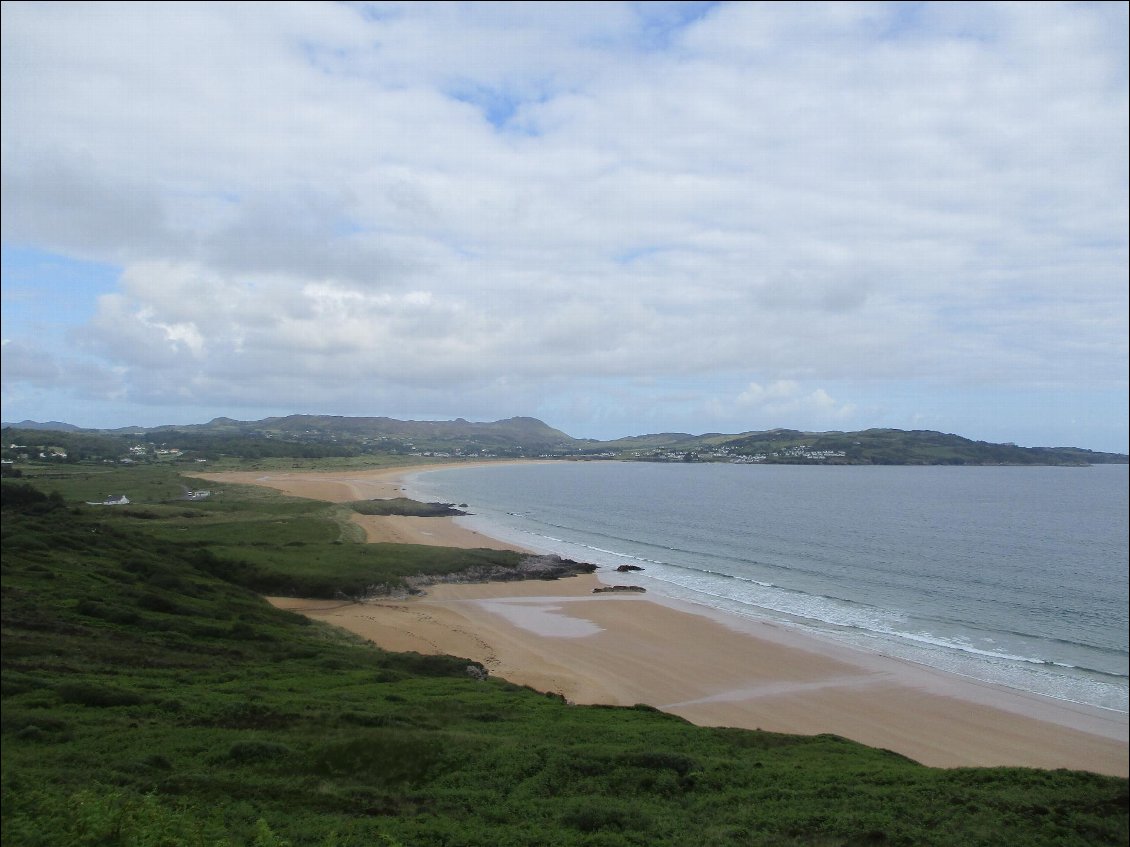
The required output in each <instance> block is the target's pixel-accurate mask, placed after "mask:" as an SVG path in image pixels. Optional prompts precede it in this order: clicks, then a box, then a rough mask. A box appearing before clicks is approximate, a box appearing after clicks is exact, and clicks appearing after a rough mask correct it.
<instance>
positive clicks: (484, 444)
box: [3, 415, 1128, 465]
mask: <svg viewBox="0 0 1130 847" xmlns="http://www.w3.org/2000/svg"><path fill="white" fill-rule="evenodd" d="M3 426H4V429H5V432H6V433H8V434H7V435H5V442H4V445H3V446H4V448H5V451H6V452H5V458H12V457H11V456H9V455H8V454H9V453H10V452H12V451H11V450H10V449H9V445H11V444H13V443H19V444H26V443H32V444H38V443H39V441H37V440H36V439H35V437H34V436H33V434H34V433H45V432H48V431H51V432H53V433H55V434H54V435H53V437H52V438H51V443H52V445H53V446H56V447H61V448H66V452H67V455H68V456H69V457H70V458H71V460H72V461H75V460H82V459H90V458H95V457H103V458H106V457H111V458H112V457H113V456H114V454H115V452H118V453H121V452H122V451H124V450H126V449H129V450H131V454H132V456H133V458H134V459H137V458H138V457H139V456H144V454H145V452H146V450H148V451H149V452H150V453H152V454H156V453H157V452H158V448H162V449H163V450H164V451H165V452H163V453H162V455H168V452H167V449H166V448H168V449H171V448H175V449H176V451H177V452H178V454H183V455H184V456H185V457H186V458H192V457H216V456H230V457H236V458H245V459H261V458H270V457H296V458H308V459H317V458H326V457H350V456H358V455H365V454H380V453H393V454H401V455H404V454H408V455H433V456H434V455H441V456H442V455H451V456H500V457H521V456H527V457H528V456H556V457H570V458H589V459H599V458H612V459H624V460H634V461H658V462H675V461H679V462H742V463H747V464H825V465H827V464H831V465H1088V464H1125V463H1127V461H1128V457H1127V456H1126V455H1125V454H1121V453H1101V452H1096V451H1092V450H1084V449H1080V448H1076V447H1018V446H1016V445H1015V444H994V443H990V442H986V441H973V440H971V439H968V438H963V437H962V436H960V435H953V434H949V433H942V432H934V431H932V430H911V431H907V430H900V429H867V430H862V431H858V432H800V431H798V430H791V429H772V430H765V431H760V432H744V433H739V434H729V435H728V434H725V433H706V434H704V435H692V434H690V433H682V432H667V433H654V434H650V435H637V436H631V437H628V438H621V439H616V440H613V441H597V440H594V439H577V438H573V437H572V436H570V435H568V434H566V433H564V432H562V431H561V430H559V429H554V428H553V427H551V426H549V425H548V424H546V423H544V422H543V421H540V420H538V419H536V418H530V417H516V418H506V419H504V420H498V421H489V422H472V421H468V420H464V419H463V418H457V419H455V420H452V421H402V420H397V419H395V418H387V417H343V416H339V415H287V416H285V417H273V418H264V419H263V420H258V421H238V420H234V419H232V418H215V419H213V420H211V421H209V422H208V423H203V424H190V425H186V426H173V425H169V426H158V427H150V428H144V427H126V428H122V429H116V430H92V429H81V428H79V427H76V426H74V425H72V424H66V423H59V422H56V421H52V422H47V423H39V422H35V421H23V422H21V423H19V424H4V425H3ZM19 433H27V435H19ZM40 440H42V436H40ZM139 442H140V445H139ZM127 444H128V446H127ZM145 445H148V447H146V450H142V451H140V452H139V450H138V447H139V446H142V447H144V446H145ZM76 457H77V458H76Z"/></svg>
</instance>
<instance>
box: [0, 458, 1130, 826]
mask: <svg viewBox="0 0 1130 847" xmlns="http://www.w3.org/2000/svg"><path fill="white" fill-rule="evenodd" d="M149 473H150V475H149V476H148V477H146V478H145V479H144V480H142V478H141V477H138V479H139V481H144V483H145V484H144V486H142V485H139V486H138V487H137V488H136V489H131V490H135V491H142V490H145V491H148V492H150V493H151V494H152V495H153V496H152V499H151V500H150V501H148V502H147V501H146V500H145V497H143V496H141V495H139V496H137V497H136V498H134V497H133V495H131V499H134V504H133V505H132V506H131V507H129V508H127V509H123V508H121V507H113V508H97V507H85V506H79V505H76V504H77V503H79V502H81V501H82V500H83V499H86V494H85V493H82V494H81V495H80V496H75V495H76V494H77V493H78V492H80V491H81V492H85V491H87V490H89V488H87V486H91V485H94V484H96V483H94V482H93V481H92V480H90V479H85V478H83V477H82V476H81V475H77V476H74V477H72V478H64V477H59V478H56V479H51V480H37V479H34V480H31V482H32V484H33V486H34V487H31V486H27V485H26V484H25V481H16V482H11V481H5V483H4V497H3V524H2V529H3V535H2V546H3V568H2V570H3V594H2V597H3V665H2V696H3V721H2V730H3V747H2V751H3V772H2V787H3V823H2V837H3V842H4V844H5V845H17V847H18V845H256V847H267V845H276V847H277V845H284V844H289V845H337V847H349V846H350V845H358V846H359V845H366V847H367V846H368V845H374V844H377V845H380V844H387V845H441V844H442V845H482V847H488V845H489V847H497V845H607V846H608V847H612V846H613V845H641V846H642V845H648V847H651V845H687V847H690V845H696V847H697V845H755V844H756V845H810V846H814V845H821V847H823V846H824V845H829V846H830V845H865V844H866V845H883V844H889V845H896V844H897V845H966V844H968V845H974V844H978V845H981V844H983V845H999V844H1008V845H1102V844H1111V845H1114V844H1125V843H1126V840H1127V835H1128V831H1127V782H1126V780H1123V779H1115V778H1110V777H1102V776H1097V775H1094V774H1088V773H1082V772H1068V771H1054V772H1051V771H1039V770H1029V769H1015V768H996V769H958V770H937V769H931V768H926V767H922V766H920V765H917V764H915V763H913V762H910V761H908V760H906V759H904V758H902V757H900V756H897V755H895V754H892V753H889V752H885V751H881V750H875V749H871V748H867V747H863V746H861V745H858V744H855V743H852V742H848V741H846V740H843V739H840V738H836V737H833V736H817V737H812V738H805V737H795V736H784V735H777V734H771V733H763V732H748V731H741V730H724V729H706V728H699V727H694V726H691V725H689V724H687V723H685V722H684V721H682V720H681V719H679V718H675V717H672V716H668V715H663V714H660V713H657V712H655V711H654V710H652V709H649V708H643V707H637V708H634V709H625V708H605V707H576V706H570V705H567V704H565V703H563V702H561V701H560V700H559V699H556V698H553V697H549V696H545V695H542V694H539V693H537V692H534V691H531V690H529V689H525V688H519V687H516V686H513V685H510V684H508V683H506V682H505V681H503V680H497V679H491V678H487V679H482V678H481V677H482V676H483V674H482V669H481V667H479V666H476V665H474V664H473V663H470V662H468V661H467V660H462V659H455V658H444V657H425V656H419V655H416V654H403V655H398V654H389V653H386V652H384V651H381V650H378V649H376V648H375V647H373V646H372V645H371V644H365V643H360V642H358V641H356V640H353V639H350V638H348V637H346V636H344V635H342V634H340V633H339V632H337V631H335V630H331V629H329V628H326V627H323V626H321V625H317V624H312V623H310V622H309V621H307V620H306V619H304V618H302V617H299V616H297V615H293V614H290V613H286V612H282V611H279V610H276V609H273V608H271V607H270V606H268V605H267V604H266V603H265V602H264V601H262V600H261V599H260V597H259V596H258V595H257V594H256V593H255V592H253V591H252V590H250V589H249V588H247V587H245V585H246V584H247V583H248V581H249V574H251V575H254V576H255V578H264V579H280V580H286V579H294V578H296V575H297V574H305V575H307V576H311V575H313V576H316V578H317V579H319V580H322V581H324V583H325V584H326V585H327V586H329V587H330V588H331V589H332V590H347V589H349V587H350V586H351V585H352V584H353V581H354V580H355V579H357V578H358V576H360V578H361V580H362V582H366V583H376V582H387V581H390V580H395V579H396V578H397V576H398V574H399V573H403V572H405V571H411V570H414V569H416V568H420V567H423V568H429V567H433V566H434V567H436V568H439V569H446V568H453V567H456V566H457V565H458V564H459V561H458V559H459V556H462V555H467V554H464V553H460V552H459V551H439V550H435V549H434V548H415V547H411V548H400V549H397V548H396V547H395V546H394V545H386V546H385V549H384V550H382V551H381V552H380V553H379V554H374V555H372V556H371V557H370V554H368V553H366V552H364V551H365V550H367V549H368V547H366V546H365V545H362V544H360V543H357V542H356V541H354V540H352V538H351V537H350V536H349V535H348V533H343V531H342V526H343V524H342V523H341V522H340V521H339V519H338V516H337V515H336V513H335V512H334V511H333V508H334V507H330V506H326V505H325V504H320V503H315V502H313V501H304V500H297V499H294V498H286V497H282V496H280V495H276V494H272V493H271V492H264V491H259V490H247V491H244V490H241V489H237V488H229V489H228V490H227V491H226V492H225V494H224V495H223V497H220V498H218V499H216V500H212V501H204V502H203V503H191V504H189V503H185V504H180V503H168V502H160V501H161V500H162V499H163V497H162V494H163V493H165V492H168V491H173V492H175V491H176V490H177V489H178V487H179V482H178V481H177V480H176V478H175V477H173V476H172V475H171V472H170V474H169V476H168V477H167V478H166V479H165V480H162V479H160V478H158V476H157V475H156V474H155V472H153V471H150V472H149ZM101 482H106V479H105V478H102V479H101ZM110 482H111V483H112V484H113V486H114V488H115V489H121V490H125V489H130V488H131V486H130V483H131V480H129V479H123V478H121V477H119V478H116V479H113V480H110ZM98 484H100V483H98ZM53 486H57V487H58V488H59V489H60V490H61V491H62V492H63V493H62V495H55V496H48V495H47V494H45V493H44V492H45V491H49V490H50V489H51V488H52V487H53ZM131 512H132V514H131ZM326 551H334V552H335V553H336V554H339V555H323V554H324V553H325V552H326ZM307 554H316V555H307ZM304 561H306V562H307V563H306V564H304ZM315 561H316V562H317V564H310V562H315ZM469 668H470V669H471V670H470V672H469V670H468V669H469Z"/></svg>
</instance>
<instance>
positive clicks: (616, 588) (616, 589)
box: [592, 585, 647, 594]
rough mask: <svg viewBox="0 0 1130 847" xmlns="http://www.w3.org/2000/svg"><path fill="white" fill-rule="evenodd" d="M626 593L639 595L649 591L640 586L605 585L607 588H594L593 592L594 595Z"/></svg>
mask: <svg viewBox="0 0 1130 847" xmlns="http://www.w3.org/2000/svg"><path fill="white" fill-rule="evenodd" d="M624 591H634V592H635V593H637V594H643V593H644V592H645V591H647V589H646V588H643V587H642V586H639V585H605V586H602V587H601V588H594V589H593V590H592V593H593V594H615V593H620V592H624Z"/></svg>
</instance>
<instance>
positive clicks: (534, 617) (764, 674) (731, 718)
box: [202, 462, 1128, 777]
mask: <svg viewBox="0 0 1130 847" xmlns="http://www.w3.org/2000/svg"><path fill="white" fill-rule="evenodd" d="M481 464H485V463H481V462H480V463H471V462H468V463H450V464H442V465H440V464H436V465H423V466H419V465H417V466H404V467H399V468H391V469H381V470H376V471H353V472H350V471H342V472H330V473H318V472H303V473H286V474H279V473H275V474H271V473H262V472H232V473H227V474H209V475H207V477H206V478H208V479H212V480H215V481H229V482H241V483H250V484H258V485H266V486H268V487H272V488H276V489H277V490H280V491H284V492H285V493H288V494H294V495H295V496H305V497H310V498H312V499H321V500H329V501H332V502H345V501H348V500H355V499H369V498H373V497H394V496H401V495H402V494H403V488H404V484H405V483H404V478H405V477H407V476H409V475H412V474H416V473H420V472H422V471H427V470H441V469H446V468H451V467H471V466H474V465H481ZM202 476H203V475H202ZM402 520H403V521H411V522H415V524H409V525H407V526H401V525H400V524H399V523H398V522H397V521H396V520H395V519H391V518H381V517H372V516H366V522H365V523H364V524H363V526H364V527H365V530H366V535H367V537H368V539H369V540H370V541H389V540H399V539H400V538H403V537H408V538H412V539H413V540H411V541H408V542H402V543H424V544H439V545H443V546H463V547H486V546H493V547H510V548H514V546H515V545H512V544H506V543H504V542H499V541H496V540H494V539H489V538H487V537H486V536H485V535H482V534H481V533H478V532H476V531H474V530H471V529H467V528H465V527H461V526H458V525H457V524H456V523H455V519H454V518H409V519H402ZM420 522H425V525H424V526H419V525H418V524H419V523H420ZM440 524H443V525H445V526H441V525H440ZM603 583H604V581H603V580H601V578H600V576H598V575H596V574H594V575H592V576H579V577H570V578H567V579H563V580H558V581H555V582H541V581H528V582H517V583H477V584H440V585H434V586H431V587H429V589H428V593H427V594H426V595H425V596H423V597H418V598H410V599H406V600H385V599H382V600H378V601H369V602H365V603H346V604H343V603H341V602H334V601H324V600H323V601H314V600H301V599H294V598H268V599H269V600H270V601H271V602H272V603H273V604H275V605H276V606H279V607H280V608H287V609H290V610H293V611H298V612H301V613H302V614H305V615H307V616H308V617H311V618H314V619H316V620H321V621H325V622H328V623H331V624H334V625H336V626H339V627H342V628H344V629H347V630H349V631H351V632H353V633H355V634H357V635H360V636H362V637H364V638H367V639H369V640H371V641H373V642H374V643H375V644H377V645H378V646H379V647H382V648H384V649H388V650H393V651H416V652H421V653H447V654H451V655H456V656H462V657H465V658H468V659H471V660H474V661H478V662H481V663H482V664H483V665H484V666H485V667H486V668H487V669H488V670H489V671H490V672H491V673H492V674H494V675H497V676H501V677H503V678H505V679H507V680H509V681H511V682H514V683H517V684H522V685H529V686H531V687H533V688H535V689H538V690H543V691H550V692H556V693H560V694H562V695H563V696H564V697H565V698H566V699H567V700H569V701H571V702H574V703H578V704H594V703H601V704H610V705H626V706H630V705H634V704H637V703H646V704H648V705H652V706H655V707H656V708H659V709H661V710H663V711H666V712H670V713H673V714H676V715H680V716H682V717H684V718H686V719H688V720H690V721H691V722H693V723H696V724H700V725H704V726H736V727H744V728H747V729H763V730H768V731H773V732H785V733H795V734H801V735H813V734H821V733H832V734H835V735H841V736H844V737H846V738H850V739H852V740H855V741H859V742H861V743H864V744H867V745H869V746H872V747H878V748H884V749H889V750H893V751H894V752H896V753H900V754H902V755H905V756H908V757H909V758H911V759H914V760H916V761H919V762H921V763H923V764H926V765H931V766H937V767H963V766H997V765H1009V766H1023V767H1037V768H1047V769H1054V768H1069V769H1077V770H1089V771H1094V772H1097V773H1103V774H1110V775H1115V776H1122V777H1126V776H1127V775H1128V765H1127V718H1126V715H1124V714H1122V713H1120V712H1114V711H1108V710H1103V709H1099V708H1096V707H1091V706H1086V705H1082V704H1077V703H1072V702H1069V701H1061V700H1055V699H1053V698H1049V697H1043V696H1040V695H1034V694H1027V693H1026V692H1022V691H1018V690H1015V689H1010V688H1006V687H1003V686H997V685H992V684H989V683H983V682H979V681H976V680H972V679H969V678H966V677H961V676H957V675H954V674H948V673H945V672H943V671H937V670H934V669H931V668H927V667H925V666H921V665H916V664H913V663H911V662H908V661H903V660H900V659H894V658H889V657H886V656H881V655H879V654H873V653H868V652H865V651H862V650H855V649H852V648H849V647H846V646H841V645H837V644H833V643H830V642H827V641H823V640H821V639H819V638H816V637H814V636H809V635H805V634H803V633H796V632H792V631H790V630H788V629H787V628H784V627H779V626H775V625H773V624H772V623H769V622H758V621H751V620H748V619H744V618H740V617H738V616H728V615H725V614H724V613H722V612H716V611H713V610H708V609H706V608H701V607H696V606H693V605H692V604H688V603H682V602H679V601H674V600H671V599H669V598H658V599H657V598H655V597H653V596H651V595H646V594H644V595H640V594H631V595H629V594H602V595H593V594H592V588H593V587H595V586H598V585H601V584H603Z"/></svg>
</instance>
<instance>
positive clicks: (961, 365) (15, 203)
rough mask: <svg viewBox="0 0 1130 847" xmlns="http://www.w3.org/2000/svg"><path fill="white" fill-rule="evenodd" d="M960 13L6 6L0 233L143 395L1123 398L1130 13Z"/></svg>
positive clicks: (896, 7) (541, 399)
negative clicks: (781, 393)
mask: <svg viewBox="0 0 1130 847" xmlns="http://www.w3.org/2000/svg"><path fill="white" fill-rule="evenodd" d="M953 5H955V4H945V3H941V4H927V5H925V6H921V5H918V4H909V5H904V4H893V5H892V4H870V3H859V4H843V3H831V4H749V3H736V4H720V5H717V6H714V7H709V8H706V7H704V8H703V9H694V8H691V7H683V6H676V5H662V4H661V5H659V6H657V7H652V6H648V5H646V4H645V5H642V6H636V5H633V4H612V3H599V4H532V5H525V4H505V5H495V4H395V3H394V4H379V5H344V4H320V3H313V4H304V3H298V4H283V5H277V4H276V5H268V6H263V5H262V4H254V5H252V4H186V5H179V4H156V5H150V6H146V7H144V8H141V9H139V8H137V7H136V4H120V5H119V4H80V5H77V6H71V5H68V6H65V7H62V6H58V5H55V4H34V3H5V4H4V7H3V16H4V20H3V38H4V43H3V62H4V69H3V103H2V108H3V122H2V133H3V179H4V186H3V191H4V197H3V203H4V214H3V226H4V238H5V240H6V241H7V242H8V243H15V244H32V245H38V246H40V247H42V248H43V249H47V250H53V251H57V252H62V253H67V254H69V255H73V256H78V257H85V258H89V259H94V260H100V261H110V262H114V263H116V264H118V265H119V266H120V267H122V268H123V273H122V277H121V282H120V287H119V289H118V290H116V291H113V292H107V294H106V296H105V297H104V298H103V300H102V301H101V304H100V306H99V308H98V312H97V314H96V316H95V317H94V318H93V320H92V321H91V322H90V324H89V325H88V326H85V327H83V328H81V329H80V330H79V331H78V332H77V336H78V337H79V338H81V339H82V341H83V344H84V345H85V346H84V347H83V349H84V350H85V351H86V352H87V353H89V354H91V355H98V356H100V357H102V359H103V362H104V364H105V366H107V367H117V368H122V369H124V373H125V382H126V385H127V386H129V391H130V392H132V394H131V396H133V397H135V399H138V400H155V399H156V398H166V400H163V401H162V402H165V401H168V402H172V400H168V398H169V397H173V399H174V400H175V397H174V396H173V395H172V394H170V393H169V392H168V391H167V390H166V388H165V387H164V386H165V380H171V379H175V380H176V382H177V384H178V386H179V388H178V392H185V391H187V392H188V393H189V394H190V395H192V396H191V399H192V401H193V403H194V404H195V405H196V406H202V405H207V404H209V403H213V404H223V403H228V402H231V401H232V400H233V398H246V397H248V396H251V395H254V396H256V397H261V398H262V401H263V402H264V403H267V402H271V404H272V405H274V406H281V407H286V406H288V405H290V404H292V403H293V402H294V398H318V399H320V400H321V401H322V402H325V403H327V404H330V405H333V406H335V407H340V406H342V405H343V404H350V403H354V402H356V397H357V396H358V395H359V394H363V395H365V396H369V397H372V398H374V401H373V402H374V403H376V402H378V399H379V401H380V402H390V403H393V404H398V405H397V406H396V407H397V408H406V407H408V406H410V405H412V404H415V403H424V404H428V403H430V404H432V407H433V408H434V409H435V412H436V413H444V412H447V411H448V410H449V409H450V411H452V412H454V413H459V409H460V408H466V407H467V406H471V405H478V406H480V407H482V408H488V407H490V404H491V402H495V403H497V402H498V398H499V397H501V396H502V395H503V392H502V391H501V390H500V389H499V388H498V386H500V385H505V387H506V390H507V391H509V392H511V395H512V396H515V397H523V398H527V399H529V400H530V401H531V402H535V403H540V404H542V405H544V406H546V407H547V408H554V407H557V406H560V407H562V408H571V409H583V408H590V409H602V408H608V407H609V406H610V405H613V404H614V403H615V402H617V401H616V399H615V395H612V394H610V395H607V396H606V397H604V398H603V399H599V400H596V401H594V402H593V403H591V404H586V403H580V402H571V401H570V402H562V403H560V404H557V405H556V406H555V401H553V400H552V398H550V397H549V395H548V394H546V393H544V392H545V391H546V390H548V389H544V388H542V387H544V386H553V387H554V388H553V390H556V391H564V392H566V393H569V392H570V391H573V392H574V393H575V394H576V395H577V396H579V395H580V394H581V393H583V390H585V389H582V388H581V387H580V386H581V385H582V384H581V383H572V385H573V388H572V389H570V388H569V387H568V386H569V385H570V382H569V381H570V380H571V379H573V378H574V377H577V376H584V377H586V378H588V379H590V380H593V381H592V382H588V383H584V385H588V386H592V385H596V384H598V383H600V381H601V380H606V381H607V380H621V381H622V380H635V379H642V378H655V379H663V378H668V377H671V376H677V377H679V378H680V379H682V380H687V379H691V380H693V379H695V378H698V379H701V380H702V381H703V382H704V385H703V388H702V389H701V390H700V391H698V392H697V395H696V396H697V399H696V400H695V401H694V402H696V403H698V404H699V406H698V408H701V407H702V404H703V403H707V402H708V398H709V397H711V396H716V392H715V391H714V388H713V387H706V386H705V382H707V381H716V380H718V379H719V378H721V377H723V376H726V377H728V378H729V379H731V381H737V382H736V383H735V384H740V383H744V382H748V381H749V380H754V382H752V383H751V384H750V387H749V388H748V389H747V390H746V391H745V392H744V393H743V396H744V397H745V400H744V401H743V402H745V403H747V404H751V405H755V404H757V403H760V404H761V406H762V407H764V408H766V409H772V408H777V407H776V406H772V405H771V404H773V403H776V404H782V403H785V402H786V400H787V402H789V403H793V404H794V407H788V408H795V410H796V411H797V413H798V414H800V413H801V411H802V410H804V413H805V414H811V415H813V416H821V417H820V419H821V420H831V419H839V418H841V417H843V416H844V415H848V414H849V411H847V410H850V408H851V405H852V404H851V402H850V401H838V402H837V401H834V400H832V399H831V398H830V397H828V396H827V394H821V390H822V389H820V388H819V386H820V385H822V384H823V385H831V384H833V383H837V382H842V381H844V380H851V379H874V380H882V379H898V380H904V381H905V380H915V379H921V380H927V381H929V382H930V383H931V384H934V385H938V386H944V385H946V384H951V385H960V384H963V383H969V382H975V383H977V384H993V383H998V384H1002V385H1006V384H1007V385H1023V384H1028V383H1032V384H1037V383H1038V384H1040V385H1042V386H1048V385H1062V386H1067V385H1074V384H1078V382H1079V380H1081V379H1082V380H1084V381H1086V382H1088V383H1091V384H1094V385H1096V386H1100V387H1101V388H1102V389H1103V390H1109V389H1110V388H1111V387H1112V386H1114V387H1118V388H1120V389H1121V390H1123V391H1124V390H1125V384H1126V358H1127V351H1126V335H1127V326H1126V312H1127V299H1126V289H1125V284H1124V283H1125V275H1126V264H1127V247H1126V231H1127V227H1128V220H1127V191H1126V185H1127V164H1126V163H1127V159H1128V151H1127V134H1128V132H1127V95H1126V63H1125V52H1126V45H1125V29H1126V26H1125V24H1126V10H1125V8H1123V7H1121V6H1117V5H1097V6H1091V5H1088V6H1083V5H1078V4H1073V5H1067V6H1060V5H1056V4H1037V5H1032V4H1028V5H990V4H976V5H973V6H963V5H958V8H952V6H953ZM7 331H8V334H9V335H11V334H12V333H11V330H10V328H8V330H7ZM600 384H604V383H600ZM712 384H713V383H712ZM790 384H795V386H796V389H795V394H794V395H793V396H792V397H791V399H789V398H784V397H775V396H772V394H773V392H774V391H777V390H779V389H776V388H774V386H781V385H790ZM755 386H757V388H755ZM757 390H761V391H763V392H768V393H766V394H763V395H762V396H761V397H760V399H758V397H757V396H755V395H756V392H757ZM272 391H273V392H276V393H275V394H274V395H271V394H270V392H272ZM176 396H180V395H179V394H177V395H176ZM272 396H273V400H272ZM437 398H445V399H443V400H439V399H437ZM487 398H493V399H492V400H490V401H488V400H487ZM444 404H446V406H445V408H443V409H440V408H439V406H440V405H444ZM460 404H463V405H462V406H460ZM415 408H421V407H419V406H416V407H415ZM687 408H690V407H689V406H688V407H687ZM780 408H781V409H782V413H783V412H784V411H785V410H787V409H786V407H783V406H782V407H780ZM374 411H382V410H380V409H374ZM514 411H515V412H519V411H521V410H520V409H516V410H514ZM578 414H580V412H578ZM593 414H599V413H598V412H594V413H593ZM814 419H815V418H814Z"/></svg>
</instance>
